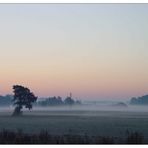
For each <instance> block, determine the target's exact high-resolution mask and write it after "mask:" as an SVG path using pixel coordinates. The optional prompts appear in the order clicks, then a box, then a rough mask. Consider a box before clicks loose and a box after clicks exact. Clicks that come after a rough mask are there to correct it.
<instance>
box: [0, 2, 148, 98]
mask: <svg viewBox="0 0 148 148" xmlns="http://www.w3.org/2000/svg"><path fill="white" fill-rule="evenodd" d="M0 61H1V62H0V94H7V93H12V85H13V84H20V85H25V86H28V87H29V88H30V89H31V90H32V91H33V92H34V93H35V94H36V95H38V96H44V97H46V96H54V95H55V96H58V95H60V96H63V97H65V96H67V95H68V94H69V93H70V92H72V93H73V96H74V97H76V98H80V99H101V100H103V99H127V98H130V97H132V96H140V95H144V94H147V93H148V4H0Z"/></svg>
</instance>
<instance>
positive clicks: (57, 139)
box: [0, 129, 144, 144]
mask: <svg viewBox="0 0 148 148" xmlns="http://www.w3.org/2000/svg"><path fill="white" fill-rule="evenodd" d="M143 140H144V136H143V135H142V134H141V133H138V132H126V138H115V137H104V136H89V135H87V134H84V135H72V134H67V135H57V136H56V135H50V133H49V132H48V131H45V130H42V131H41V132H40V133H36V134H30V133H24V132H23V131H22V130H17V131H10V130H5V129H3V130H2V131H0V144H144V143H143Z"/></svg>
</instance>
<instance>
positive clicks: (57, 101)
mask: <svg viewBox="0 0 148 148" xmlns="http://www.w3.org/2000/svg"><path fill="white" fill-rule="evenodd" d="M81 104H82V103H81V101H79V100H74V99H72V98H71V97H67V98H66V99H64V100H63V99H62V97H59V96H58V97H49V98H47V99H45V100H42V101H38V102H37V103H36V105H38V106H44V107H45V106H62V105H70V106H71V105H81Z"/></svg>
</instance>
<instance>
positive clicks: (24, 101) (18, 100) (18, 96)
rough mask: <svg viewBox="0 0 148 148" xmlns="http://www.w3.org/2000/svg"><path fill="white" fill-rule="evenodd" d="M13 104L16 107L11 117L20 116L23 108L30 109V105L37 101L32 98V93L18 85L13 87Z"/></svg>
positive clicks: (35, 98) (34, 97)
mask: <svg viewBox="0 0 148 148" xmlns="http://www.w3.org/2000/svg"><path fill="white" fill-rule="evenodd" d="M13 90H14V91H13V92H14V97H13V100H12V101H13V102H14V105H15V106H16V107H15V109H14V112H13V115H21V114H22V111H21V110H22V108H23V106H24V107H25V108H28V109H29V110H31V109H32V103H34V102H35V101H36V100H37V97H36V96H34V94H33V93H32V92H30V90H29V89H28V88H26V87H23V86H20V85H14V86H13Z"/></svg>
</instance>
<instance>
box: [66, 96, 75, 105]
mask: <svg viewBox="0 0 148 148" xmlns="http://www.w3.org/2000/svg"><path fill="white" fill-rule="evenodd" d="M64 103H65V104H66V105H74V104H75V101H74V100H73V99H72V98H71V97H67V98H66V99H65V101H64Z"/></svg>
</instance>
